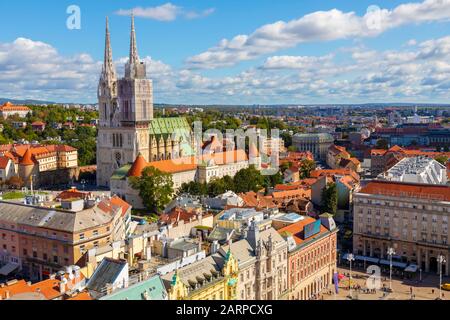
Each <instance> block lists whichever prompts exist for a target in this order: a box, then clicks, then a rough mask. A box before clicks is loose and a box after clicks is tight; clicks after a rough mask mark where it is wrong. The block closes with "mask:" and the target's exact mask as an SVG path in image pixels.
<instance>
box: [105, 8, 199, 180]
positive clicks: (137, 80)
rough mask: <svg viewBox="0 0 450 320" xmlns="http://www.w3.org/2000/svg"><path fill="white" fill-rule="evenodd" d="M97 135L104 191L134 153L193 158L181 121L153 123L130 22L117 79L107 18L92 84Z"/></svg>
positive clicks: (156, 157) (146, 81)
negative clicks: (95, 79)
mask: <svg viewBox="0 0 450 320" xmlns="http://www.w3.org/2000/svg"><path fill="white" fill-rule="evenodd" d="M98 107H99V117H100V120H99V127H98V129H99V131H98V138H97V185H99V186H104V187H109V184H110V178H111V176H112V175H113V173H114V172H115V171H116V170H117V169H119V168H121V167H122V166H124V165H126V164H130V163H133V162H134V161H135V160H136V158H137V157H138V155H139V154H141V155H142V156H143V157H144V158H145V160H146V161H147V162H152V161H160V160H169V159H176V158H180V157H184V156H190V155H192V154H193V145H194V142H193V134H192V130H191V127H190V126H189V124H188V122H187V120H186V119H185V118H160V119H157V118H156V119H155V118H153V83H152V80H150V79H149V78H148V77H147V69H146V65H145V63H144V62H142V61H140V59H139V55H138V50H137V43H136V31H135V27H134V17H133V16H132V17H131V36H130V57H129V61H128V62H127V63H126V65H125V74H124V77H123V78H120V79H118V77H117V73H116V69H115V66H114V63H113V57H112V49H111V38H110V33H109V25H108V19H107V20H106V39H105V57H104V62H103V68H102V73H101V76H100V81H99V85H98Z"/></svg>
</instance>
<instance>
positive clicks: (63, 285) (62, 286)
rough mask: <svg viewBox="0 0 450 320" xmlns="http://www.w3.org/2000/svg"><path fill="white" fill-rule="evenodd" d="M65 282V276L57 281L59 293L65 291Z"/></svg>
mask: <svg viewBox="0 0 450 320" xmlns="http://www.w3.org/2000/svg"><path fill="white" fill-rule="evenodd" d="M66 284H67V279H66V278H63V279H62V280H61V281H60V282H59V293H61V294H64V293H65V292H66Z"/></svg>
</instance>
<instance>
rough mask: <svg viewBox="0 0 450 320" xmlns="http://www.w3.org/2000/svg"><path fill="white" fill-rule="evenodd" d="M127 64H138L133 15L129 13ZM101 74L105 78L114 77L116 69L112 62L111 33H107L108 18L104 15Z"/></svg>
mask: <svg viewBox="0 0 450 320" xmlns="http://www.w3.org/2000/svg"><path fill="white" fill-rule="evenodd" d="M128 64H129V65H138V64H139V54H138V51H137V43H136V30H135V27H134V15H133V14H132V15H131V35H130V60H129V62H128ZM102 76H103V77H104V78H105V79H115V78H116V71H115V68H114V63H113V56H112V48H111V35H110V33H109V19H108V17H106V36H105V57H104V61H103V72H102Z"/></svg>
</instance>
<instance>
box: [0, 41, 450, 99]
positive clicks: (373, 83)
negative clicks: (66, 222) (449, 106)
mask: <svg viewBox="0 0 450 320" xmlns="http://www.w3.org/2000/svg"><path fill="white" fill-rule="evenodd" d="M338 52H340V53H339V54H342V55H343V56H339V57H337V56H335V54H326V55H321V56H294V55H290V56H287V55H286V56H271V57H268V58H267V59H266V60H265V61H263V62H262V63H261V65H259V66H255V67H251V68H249V69H247V70H244V71H241V72H238V73H235V74H230V75H227V76H211V75H210V76H206V75H205V74H203V72H201V71H199V70H192V69H183V68H182V69H177V68H173V67H172V66H170V65H168V64H166V63H165V62H164V61H160V60H155V59H153V58H152V57H149V56H146V57H143V58H142V60H143V61H144V62H145V63H146V65H147V71H148V72H147V73H148V76H149V77H150V78H151V79H152V80H153V82H154V94H155V101H156V102H165V103H183V104H184V103H201V104H215V103H217V104H220V103H224V104H243V103H246V104H254V103H267V104H277V103H298V104H302V103H325V102H327V103H337V102H341V103H346V102H347V103H349V102H369V101H387V100H389V101H411V102H415V101H417V102H436V101H447V100H448V99H450V91H449V90H448V89H449V88H450V81H449V80H448V79H450V62H449V61H450V36H448V37H443V38H438V39H430V40H427V41H423V42H418V43H417V44H416V45H415V46H412V47H411V46H408V47H404V46H403V47H401V48H400V49H398V50H386V51H376V50H371V49H368V48H365V47H364V46H357V47H353V48H349V49H346V50H338ZM338 52H337V53H338ZM337 53H336V54H337ZM127 59H128V58H127V57H121V58H118V59H117V60H116V61H115V65H116V68H117V71H118V74H119V76H121V75H123V73H124V65H125V63H126V62H127ZM100 70H101V62H100V61H95V60H94V59H92V57H91V56H90V55H88V54H78V55H73V56H63V55H61V54H60V53H58V51H57V50H56V49H55V48H54V47H52V46H51V45H49V44H46V43H43V42H39V41H33V40H30V39H24V38H18V39H17V40H15V41H14V42H11V43H0V97H8V98H30V99H39V100H56V101H64V102H67V101H75V102H95V101H96V100H97V97H96V92H97V91H96V90H97V84H98V79H99V75H100Z"/></svg>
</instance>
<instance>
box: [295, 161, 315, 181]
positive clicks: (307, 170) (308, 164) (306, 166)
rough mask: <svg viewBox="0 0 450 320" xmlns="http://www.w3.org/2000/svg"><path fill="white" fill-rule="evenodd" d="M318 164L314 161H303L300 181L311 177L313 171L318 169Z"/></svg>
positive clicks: (300, 169)
mask: <svg viewBox="0 0 450 320" xmlns="http://www.w3.org/2000/svg"><path fill="white" fill-rule="evenodd" d="M316 166H317V165H316V162H315V161H314V160H308V159H307V160H303V161H302V163H301V166H300V168H299V173H300V179H306V178H309V177H310V176H311V171H313V170H315V169H316Z"/></svg>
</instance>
